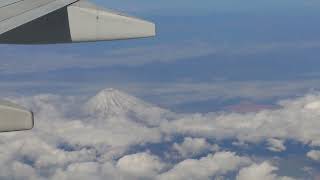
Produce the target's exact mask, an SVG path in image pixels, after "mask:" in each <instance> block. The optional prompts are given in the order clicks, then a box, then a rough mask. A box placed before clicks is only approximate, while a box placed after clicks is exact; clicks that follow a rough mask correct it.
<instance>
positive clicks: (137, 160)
mask: <svg viewBox="0 0 320 180" xmlns="http://www.w3.org/2000/svg"><path fill="white" fill-rule="evenodd" d="M165 166H166V165H165V164H164V163H162V162H161V161H160V160H159V158H158V157H156V156H153V155H150V154H149V153H138V154H132V155H127V156H124V157H122V158H121V159H119V161H118V162H117V168H119V170H120V171H122V172H124V173H128V174H129V175H131V176H132V175H133V176H143V177H152V176H155V175H156V174H159V173H160V172H161V171H162V170H163V169H164V167H165Z"/></svg>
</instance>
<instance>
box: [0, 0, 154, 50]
mask: <svg viewBox="0 0 320 180" xmlns="http://www.w3.org/2000/svg"><path fill="white" fill-rule="evenodd" d="M155 33H156V28H155V24H154V23H151V22H148V21H145V20H141V19H139V18H135V17H132V16H128V15H124V14H122V13H118V12H115V11H110V10H106V9H103V8H99V7H97V6H95V5H93V4H91V3H89V2H86V1H78V0H0V43H4V44H51V43H70V42H87V41H107V40H120V39H132V38H143V37H151V36H155Z"/></svg>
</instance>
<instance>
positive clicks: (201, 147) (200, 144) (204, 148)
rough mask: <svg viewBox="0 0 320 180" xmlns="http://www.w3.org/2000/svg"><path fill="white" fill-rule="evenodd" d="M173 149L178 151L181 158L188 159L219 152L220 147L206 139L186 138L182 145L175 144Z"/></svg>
mask: <svg viewBox="0 0 320 180" xmlns="http://www.w3.org/2000/svg"><path fill="white" fill-rule="evenodd" d="M172 148H173V149H174V150H175V151H177V152H178V153H179V154H180V156H182V157H184V158H186V157H195V156H197V155H201V154H202V153H206V152H210V151H217V150H218V149H219V146H217V145H211V144H210V143H208V142H207V141H206V139H204V138H191V137H186V138H184V141H183V142H182V143H181V144H178V143H174V144H173V147H172Z"/></svg>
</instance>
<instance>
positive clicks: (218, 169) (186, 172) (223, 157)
mask: <svg viewBox="0 0 320 180" xmlns="http://www.w3.org/2000/svg"><path fill="white" fill-rule="evenodd" d="M248 164H250V159H248V158H246V157H240V156H237V155H236V154H234V153H231V152H218V153H216V154H214V155H213V154H209V155H208V156H207V157H203V158H201V159H199V160H197V159H187V160H184V161H182V162H180V163H179V164H177V165H175V166H174V167H173V168H172V169H171V170H170V171H168V172H166V173H164V174H162V175H160V179H176V180H179V179H181V180H182V179H194V180H197V179H199V180H200V179H210V178H212V177H214V176H217V175H225V174H227V173H228V172H232V171H235V170H237V169H238V168H240V167H242V166H245V165H248Z"/></svg>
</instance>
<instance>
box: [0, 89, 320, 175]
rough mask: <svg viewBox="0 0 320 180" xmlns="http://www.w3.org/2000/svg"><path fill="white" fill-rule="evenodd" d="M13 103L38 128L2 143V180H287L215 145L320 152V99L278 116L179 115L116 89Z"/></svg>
mask: <svg viewBox="0 0 320 180" xmlns="http://www.w3.org/2000/svg"><path fill="white" fill-rule="evenodd" d="M11 99H12V100H14V101H16V102H19V103H21V104H24V105H25V106H27V107H31V108H32V109H33V110H34V111H35V114H36V127H35V129H34V130H32V131H28V132H18V133H8V134H1V135H0V144H1V146H0V152H1V153H0V167H1V168H0V171H1V172H0V174H1V176H0V177H1V179H47V178H49V179H104V177H112V178H113V179H120V178H122V179H168V178H169V179H190V178H192V179H212V178H213V177H214V178H221V179H223V178H228V177H229V178H230V177H231V178H232V177H233V178H238V179H244V178H247V177H252V178H253V179H258V178H261V177H264V178H269V179H281V178H283V179H286V178H288V177H282V176H279V175H277V173H276V172H277V170H278V169H279V168H278V167H277V166H276V165H275V164H274V163H273V162H270V161H269V160H268V159H263V158H262V159H261V158H258V159H257V158H254V157H253V156H249V155H246V154H243V153H237V152H236V150H232V149H229V148H225V147H219V146H218V145H216V144H215V143H214V142H216V143H217V144H219V143H221V142H223V141H225V140H231V141H232V142H234V144H246V143H248V144H260V143H266V147H265V148H266V149H268V150H270V151H275V152H280V151H286V143H285V142H286V141H288V140H290V141H296V142H299V143H301V144H305V145H307V146H309V147H311V148H318V147H320V139H319V137H320V134H319V131H318V129H319V128H320V122H319V120H318V119H319V115H320V105H319V104H320V103H319V102H320V95H319V94H310V95H306V96H304V97H301V98H297V99H292V100H285V101H281V102H279V106H280V108H279V109H275V110H263V111H259V112H252V113H226V112H216V113H208V114H176V113H172V112H170V111H168V110H164V109H161V108H158V107H156V106H153V105H151V104H149V103H145V102H143V101H141V100H139V99H137V98H134V97H132V96H130V95H128V94H125V93H123V92H120V91H117V90H113V89H109V90H104V91H101V92H100V93H99V94H97V96H95V97H93V98H91V99H89V100H85V98H82V97H81V98H80V97H61V96H56V95H37V96H31V97H24V98H19V99H14V98H11ZM88 106H89V107H88ZM84 109H85V110H84ZM108 112H112V113H108ZM181 137H182V138H181ZM222 146H223V144H222ZM233 151H234V152H233ZM317 154H318V153H317V151H311V152H310V153H308V155H307V156H308V157H310V158H311V159H315V160H317V157H318V155H317Z"/></svg>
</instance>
